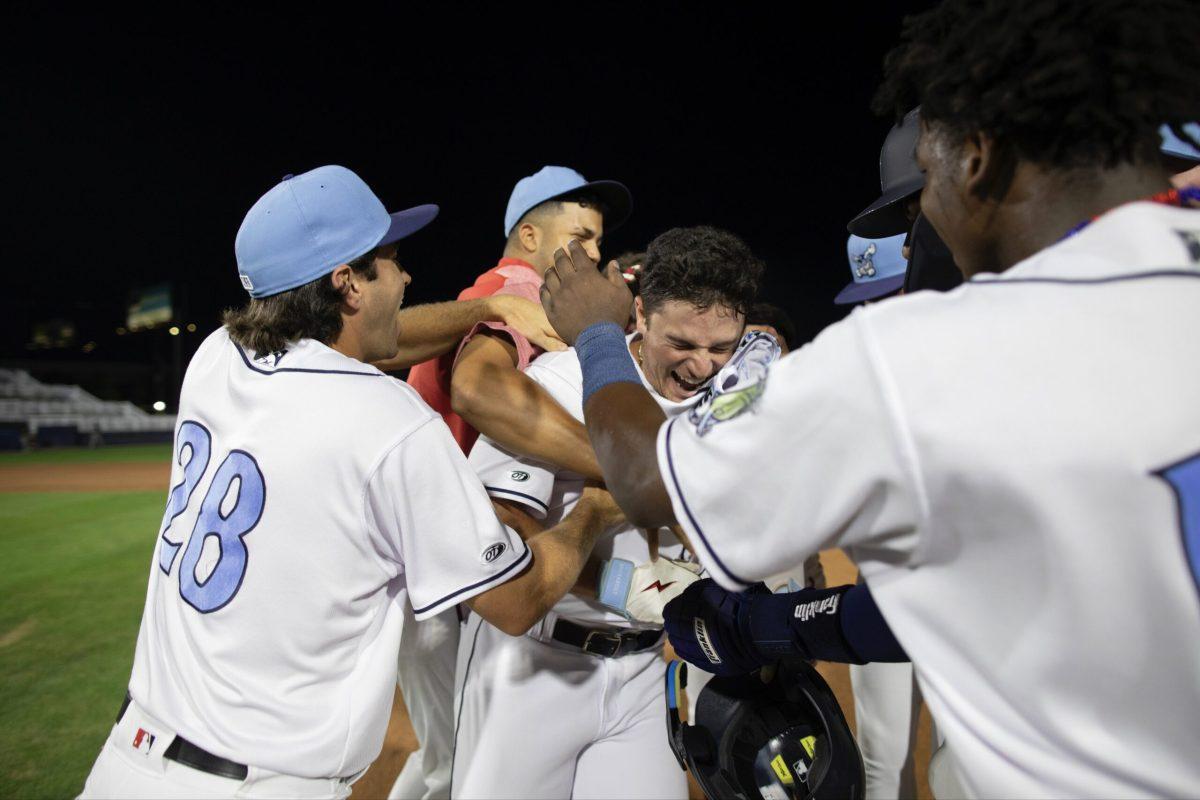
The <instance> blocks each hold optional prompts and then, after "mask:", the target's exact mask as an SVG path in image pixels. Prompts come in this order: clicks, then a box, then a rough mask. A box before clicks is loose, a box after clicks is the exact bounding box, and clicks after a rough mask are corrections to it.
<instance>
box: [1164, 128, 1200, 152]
mask: <svg viewBox="0 0 1200 800" xmlns="http://www.w3.org/2000/svg"><path fill="white" fill-rule="evenodd" d="M1183 129H1184V130H1185V131H1187V132H1188V134H1189V135H1191V137H1192V138H1193V139H1200V122H1186V123H1184V125H1183ZM1158 133H1159V135H1160V136H1162V147H1161V148H1160V149H1161V150H1162V152H1163V154H1164V155H1168V156H1174V157H1175V158H1182V159H1184V160H1185V161H1197V162H1200V150H1197V149H1196V147H1195V146H1194V145H1192V144H1191V143H1189V142H1185V141H1184V140H1183V139H1180V138H1179V137H1178V136H1176V135H1175V134H1174V133H1173V132H1172V131H1171V129H1170V128H1169V127H1167V126H1166V125H1163V126H1162V127H1161V128H1159V129H1158Z"/></svg>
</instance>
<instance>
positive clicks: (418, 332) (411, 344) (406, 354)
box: [375, 297, 497, 372]
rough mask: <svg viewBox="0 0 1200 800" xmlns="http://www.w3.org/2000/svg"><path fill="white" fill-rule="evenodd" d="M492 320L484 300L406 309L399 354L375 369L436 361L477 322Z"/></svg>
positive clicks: (402, 367)
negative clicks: (430, 360)
mask: <svg viewBox="0 0 1200 800" xmlns="http://www.w3.org/2000/svg"><path fill="white" fill-rule="evenodd" d="M494 319H497V316H496V315H495V314H494V312H493V309H492V308H491V305H490V304H489V303H488V298H486V297H485V298H480V299H476V300H460V301H452V302H448V303H424V304H422V305H418V306H412V307H410V308H405V309H403V310H401V311H400V337H399V341H398V344H399V346H400V351H399V352H398V353H397V354H396V355H395V356H394V357H392V358H389V359H387V360H386V361H377V362H375V366H376V367H378V368H379V369H381V370H383V371H384V372H387V371H389V370H397V369H405V368H407V367H411V366H413V365H414V364H420V363H421V362H422V361H428V360H429V359H431V358H437V357H438V356H440V355H443V354H445V353H448V352H450V351H451V350H452V349H454V348H455V347H457V346H458V343H459V342H460V341H462V339H463V337H464V336H466V335H467V334H468V333H470V332H471V329H472V328H474V327H475V325H476V324H477V323H480V322H484V321H488V320H494Z"/></svg>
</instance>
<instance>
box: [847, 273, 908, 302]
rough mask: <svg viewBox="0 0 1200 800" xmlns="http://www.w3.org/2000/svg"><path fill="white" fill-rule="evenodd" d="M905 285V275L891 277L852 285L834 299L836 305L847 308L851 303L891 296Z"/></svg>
mask: <svg viewBox="0 0 1200 800" xmlns="http://www.w3.org/2000/svg"><path fill="white" fill-rule="evenodd" d="M903 285H904V273H903V272H901V273H900V274H899V275H890V276H888V277H886V278H880V279H879V280H877V281H871V282H870V283H852V284H850V285H849V286H847V287H846V288H845V289H842V290H841V291H840V292H838V295H837V297H835V298H833V302H834V304H835V305H839V306H845V305H850V304H851V303H861V302H863V301H864V300H874V299H876V298H879V297H883V296H884V295H888V294H891V293H892V292H894V291H896V290H897V289H899V288H900V287H901V286H903Z"/></svg>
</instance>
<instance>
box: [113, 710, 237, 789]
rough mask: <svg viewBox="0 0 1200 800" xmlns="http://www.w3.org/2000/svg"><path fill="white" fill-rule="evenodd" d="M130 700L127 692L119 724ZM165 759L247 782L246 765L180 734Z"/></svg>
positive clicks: (167, 750) (176, 736)
mask: <svg viewBox="0 0 1200 800" xmlns="http://www.w3.org/2000/svg"><path fill="white" fill-rule="evenodd" d="M130 699H131V698H130V696H129V692H125V702H124V703H122V704H121V711H120V712H119V713H118V714H117V722H120V721H121V718H122V717H124V716H125V710H126V709H127V708H129V702H130ZM163 758H169V759H171V760H172V761H178V762H179V763H180V764H183V765H185V766H188V767H191V768H192V769H198V770H200V771H201V772H207V773H209V774H210V775H220V776H221V777H222V778H233V779H234V780H235V781H244V780H246V775H247V773H248V772H249V770H248V769H247V767H246V765H245V764H239V763H237V762H236V761H230V760H229V759H227V758H221V757H220V756H214V755H213V754H212V753H210V752H208V751H207V750H205V749H204V748H202V747H197V746H196V745H194V744H192V743H191V742H189V741H188V740H187V739H185V738H183V737H182V736H180V735H178V734H176V735H175V741H173V742H171V743H170V744H169V745H167V749H166V750H164V751H163Z"/></svg>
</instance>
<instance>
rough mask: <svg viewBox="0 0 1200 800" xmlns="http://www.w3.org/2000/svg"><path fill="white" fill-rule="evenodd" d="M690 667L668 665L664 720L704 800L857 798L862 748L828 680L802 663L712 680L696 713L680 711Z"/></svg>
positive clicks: (673, 745)
mask: <svg viewBox="0 0 1200 800" xmlns="http://www.w3.org/2000/svg"><path fill="white" fill-rule="evenodd" d="M686 686H687V665H686V664H684V663H683V662H681V661H673V662H671V664H670V665H669V666H668V668H667V725H668V730H669V731H670V737H671V749H672V750H674V751H675V757H676V758H677V759H679V765H680V766H681V767H684V768H686V769H690V770H691V772H692V775H693V776H694V777H695V778H696V782H697V783H699V784H700V788H701V789H703V790H704V794H705V795H706V796H707V797H708V798H709V800H759V798H761V800H834V798H836V799H837V800H845V798H851V800H861V798H862V797H863V781H864V777H863V763H862V754H861V753H859V751H858V745H857V744H855V742H854V736H853V735H852V734H851V733H850V727H849V725H847V724H846V718H845V716H843V714H842V709H841V707H840V706H838V703H837V699H836V698H835V697H834V696H833V692H832V691H831V690H830V688H829V684H827V683H825V680H824V679H823V678H822V677H821V676H820V675H819V674H818V673H817V671H816V670H815V669H813V668H812V667H811V666H809V665H808V664H806V663H804V662H799V663H796V664H789V665H788V666H787V667H784V666H780V667H779V670H778V672H776V674H775V676H774V678H773V679H772V680H771V681H770V682H768V683H764V682H763V681H762V679H761V678H760V677H759V676H758V675H746V676H739V677H727V678H713V679H712V680H711V681H709V682H708V684H707V685H705V686H704V688H703V689H701V690H700V696H699V697H698V698H697V699H696V719H695V720H694V721H693V722H692V724H685V723H684V722H683V721H682V720H680V717H679V705H680V703H681V702H682V700H681V697H682V694H683V689H685V688H686Z"/></svg>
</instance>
